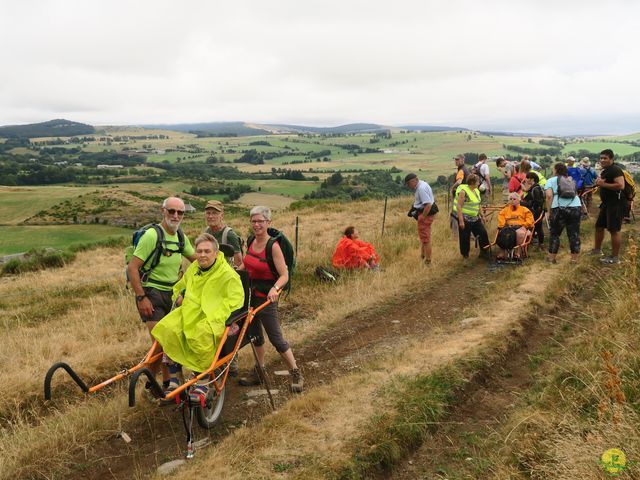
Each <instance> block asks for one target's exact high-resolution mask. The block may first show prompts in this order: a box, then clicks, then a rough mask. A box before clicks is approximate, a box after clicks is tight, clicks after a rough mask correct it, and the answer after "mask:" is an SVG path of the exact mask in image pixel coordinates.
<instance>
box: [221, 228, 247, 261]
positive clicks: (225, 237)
mask: <svg viewBox="0 0 640 480" xmlns="http://www.w3.org/2000/svg"><path fill="white" fill-rule="evenodd" d="M229 232H233V228H231V227H230V226H228V225H225V226H224V229H222V238H221V242H220V243H224V244H227V245H228V243H227V240H228V239H229ZM236 235H237V234H236ZM238 240H240V254H242V255H244V239H243V238H242V237H240V235H238Z"/></svg>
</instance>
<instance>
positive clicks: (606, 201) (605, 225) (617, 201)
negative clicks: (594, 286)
mask: <svg viewBox="0 0 640 480" xmlns="http://www.w3.org/2000/svg"><path fill="white" fill-rule="evenodd" d="M613 156H614V155H613V151H612V150H610V149H606V150H603V151H602V152H600V165H602V173H601V174H600V177H599V178H598V179H596V186H597V187H600V200H601V201H602V203H601V204H600V214H599V215H598V219H597V220H596V237H595V245H594V247H593V250H591V252H590V254H591V255H601V254H602V242H603V241H604V231H605V229H606V230H608V231H609V233H610V234H611V255H610V256H604V257H602V258H600V261H601V262H602V263H605V264H616V263H618V262H619V261H620V260H619V259H618V255H619V254H620V244H621V242H622V234H621V233H620V230H621V229H622V217H623V216H624V205H625V202H626V197H625V195H624V191H623V190H624V173H623V172H622V169H621V168H620V167H619V166H618V165H616V164H615V163H613Z"/></svg>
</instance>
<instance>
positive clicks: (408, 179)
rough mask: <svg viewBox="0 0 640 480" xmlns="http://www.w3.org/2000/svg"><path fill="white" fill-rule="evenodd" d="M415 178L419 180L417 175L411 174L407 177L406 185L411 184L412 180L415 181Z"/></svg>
mask: <svg viewBox="0 0 640 480" xmlns="http://www.w3.org/2000/svg"><path fill="white" fill-rule="evenodd" d="M414 178H418V176H417V175H416V174H415V173H409V174H408V175H407V176H406V177H404V183H405V185H406V184H407V183H409V182H410V181H411V180H413V179H414Z"/></svg>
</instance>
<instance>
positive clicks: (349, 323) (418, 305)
mask: <svg viewBox="0 0 640 480" xmlns="http://www.w3.org/2000/svg"><path fill="white" fill-rule="evenodd" d="M471 271H472V270H471V269H464V270H462V271H459V272H456V273H455V274H453V275H451V276H450V277H448V279H447V280H448V281H447V282H446V284H442V285H438V286H434V287H432V288H430V289H427V290H423V291H422V293H421V294H420V295H415V294H413V293H408V294H406V295H404V296H402V297H399V298H396V299H395V301H393V302H390V303H387V304H384V305H381V306H377V307H372V308H370V309H368V310H366V311H362V312H360V313H359V314H357V315H350V316H349V317H347V318H345V319H344V320H343V321H342V322H341V323H340V324H339V326H338V327H337V328H334V329H333V330H331V331H328V332H326V333H323V334H321V335H319V336H317V337H315V338H313V339H311V340H310V341H306V342H305V344H304V345H303V346H301V347H298V348H296V350H295V352H296V357H297V358H298V361H299V363H300V364H301V365H302V368H303V372H304V375H305V382H306V385H305V388H306V389H307V390H309V389H313V388H314V387H315V386H317V385H322V384H324V383H329V382H331V381H332V380H334V379H335V378H336V377H338V376H341V375H344V374H347V373H350V372H352V371H354V369H357V368H359V366H360V365H362V363H363V362H366V361H367V359H369V358H371V357H372V356H373V355H377V354H379V353H380V350H384V349H389V348H393V345H394V343H396V342H402V341H403V340H405V339H411V338H414V337H415V336H416V335H421V334H423V333H424V332H425V331H428V330H430V329H433V328H434V327H437V326H443V325H446V324H447V323H448V322H451V321H452V320H453V319H456V318H457V317H459V316H460V315H461V314H462V313H463V309H462V306H461V305H459V304H458V303H456V302H453V301H452V299H455V298H457V296H458V295H459V291H458V290H459V286H458V283H459V282H461V281H462V280H463V278H464V277H467V276H468V275H469V274H470V272H471ZM473 272H474V273H473V274H474V278H475V279H476V281H477V282H478V284H479V285H481V288H478V289H476V290H475V291H473V292H470V298H469V300H470V301H473V300H475V299H476V298H477V297H479V296H481V295H482V294H483V292H484V290H485V288H488V285H487V284H486V279H487V278H488V277H489V276H490V275H491V273H490V272H488V271H487V270H485V269H482V270H481V271H480V272H478V271H477V270H473ZM285 330H286V326H285ZM267 367H268V371H269V372H271V374H270V378H271V379H272V381H273V383H274V385H273V386H272V387H273V388H276V389H278V390H279V394H278V395H277V396H276V402H277V404H278V405H282V404H283V403H284V402H286V401H287V399H288V398H289V396H290V394H289V393H288V386H287V382H288V379H287V377H280V376H275V375H273V372H274V370H281V369H282V368H283V366H282V364H281V362H277V363H276V364H270V365H268V366H267ZM228 386H229V388H228V389H227V398H226V401H225V407H224V412H223V421H222V423H221V424H220V425H219V426H218V427H217V428H216V429H215V430H212V431H206V430H203V429H201V428H199V427H196V438H197V439H203V438H206V439H207V440H206V441H209V442H211V443H215V442H217V441H219V440H220V439H221V438H224V437H225V436H226V435H228V434H229V433H230V432H232V431H233V430H234V429H235V428H238V427H239V426H241V425H247V424H249V425H251V424H253V423H255V422H257V421H259V420H260V419H261V418H262V417H263V416H264V415H266V414H268V413H269V412H270V408H269V407H268V404H267V401H266V399H260V400H259V403H258V405H256V406H254V407H252V408H248V407H247V402H246V392H247V391H248V390H250V389H246V388H242V387H239V386H237V385H236V384H235V381H234V380H233V379H230V382H229V383H228ZM156 411H157V412H158V413H157V414H156V413H153V414H150V415H146V416H145V418H144V421H142V422H139V423H137V424H136V425H127V426H124V427H123V428H124V429H125V430H126V431H127V433H128V434H129V435H130V436H131V437H132V439H133V441H132V443H130V444H126V443H125V442H124V441H123V440H122V439H121V438H115V437H112V438H110V439H107V440H103V441H100V442H98V443H96V444H95V445H94V446H93V448H92V449H91V450H90V451H87V452H84V451H83V452H79V454H78V456H77V458H76V459H75V461H74V463H75V464H76V465H80V466H81V467H80V470H79V471H77V474H74V475H71V476H70V477H68V478H77V479H80V478H85V477H86V469H88V468H90V470H91V472H92V474H95V475H97V476H98V478H101V477H102V476H104V477H108V478H118V479H125V478H131V477H132V476H133V474H134V472H135V473H136V474H137V475H140V474H145V473H151V472H153V471H155V469H156V468H157V466H158V465H159V464H162V463H164V462H166V461H169V460H172V459H176V458H182V457H183V451H184V447H185V435H184V430H183V426H182V419H181V415H180V413H179V412H178V411H176V410H175V409H174V408H171V407H169V408H162V409H155V410H153V411H152V412H156Z"/></svg>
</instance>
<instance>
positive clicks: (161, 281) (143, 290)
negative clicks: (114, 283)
mask: <svg viewBox="0 0 640 480" xmlns="http://www.w3.org/2000/svg"><path fill="white" fill-rule="evenodd" d="M161 211H162V221H161V222H160V223H159V224H152V225H151V226H149V228H147V230H146V231H145V232H144V234H142V236H141V237H140V239H139V241H138V244H137V245H136V247H135V250H134V251H133V256H132V257H131V260H129V264H128V265H127V273H128V276H129V281H130V282H131V287H132V288H133V291H134V293H135V296H136V306H137V308H138V313H139V314H140V318H141V319H142V321H143V322H144V323H145V324H146V326H147V329H148V330H149V332H151V330H152V329H153V327H155V325H156V324H157V323H158V322H159V321H160V320H161V319H162V318H163V317H164V316H165V315H167V314H168V313H169V312H170V311H171V307H172V302H171V297H172V294H173V285H174V284H175V283H176V282H177V281H178V280H179V278H180V269H181V267H182V257H183V256H184V257H187V258H188V259H189V260H190V261H193V260H194V259H195V251H194V249H193V246H192V245H191V242H189V238H188V237H187V236H186V235H185V234H184V233H182V230H181V229H180V223H181V222H182V219H183V218H184V202H183V201H182V200H180V199H179V198H177V197H169V198H167V199H165V200H164V202H162V210H161ZM163 377H164V380H165V381H168V380H169V375H168V372H164V371H163Z"/></svg>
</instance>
